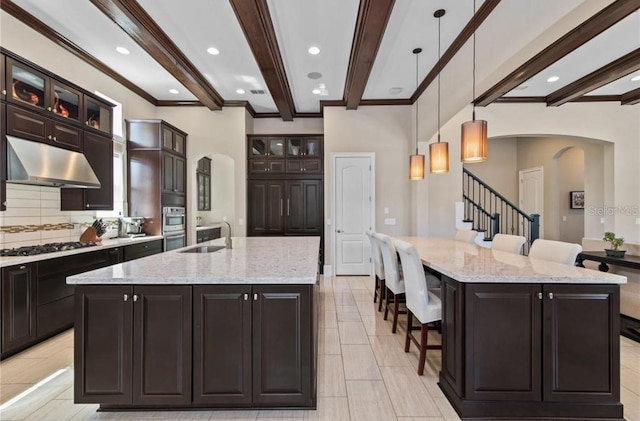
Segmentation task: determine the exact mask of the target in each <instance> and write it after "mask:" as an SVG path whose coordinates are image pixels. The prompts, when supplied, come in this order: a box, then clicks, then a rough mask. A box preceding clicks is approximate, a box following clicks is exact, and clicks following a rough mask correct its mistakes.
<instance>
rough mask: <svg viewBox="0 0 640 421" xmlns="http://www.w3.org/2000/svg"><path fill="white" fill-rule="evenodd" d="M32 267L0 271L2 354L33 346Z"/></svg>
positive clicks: (34, 324)
mask: <svg viewBox="0 0 640 421" xmlns="http://www.w3.org/2000/svg"><path fill="white" fill-rule="evenodd" d="M35 272H36V267H35V265H34V264H25V265H19V266H9V267H6V268H3V269H2V347H1V351H2V354H3V355H4V354H7V353H9V352H11V351H12V350H14V349H19V348H20V347H22V346H24V345H26V344H29V343H30V342H33V341H34V340H35V339H36V337H37V332H36V305H35V304H36V294H37V286H36V273H35Z"/></svg>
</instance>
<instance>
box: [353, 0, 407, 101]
mask: <svg viewBox="0 0 640 421" xmlns="http://www.w3.org/2000/svg"><path fill="white" fill-rule="evenodd" d="M394 3H395V0H360V6H359V8H358V18H357V20H356V28H355V31H354V34H353V42H352V43H351V55H350V56H349V67H348V68H347V78H346V81H345V84H344V94H343V98H344V101H345V102H346V104H347V110H355V109H357V108H358V105H360V101H361V100H362V95H364V90H365V88H366V87H367V81H368V80H369V74H370V73H371V68H373V63H374V62H375V61H376V56H377V55H378V49H379V48H380V44H381V43H382V37H383V36H384V31H385V29H386V28H387V23H388V22H389V18H390V17H391V11H392V10H393V5H394Z"/></svg>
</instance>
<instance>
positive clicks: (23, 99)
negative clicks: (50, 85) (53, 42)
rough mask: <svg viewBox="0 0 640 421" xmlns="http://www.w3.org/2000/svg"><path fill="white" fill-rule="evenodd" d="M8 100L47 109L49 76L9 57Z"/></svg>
mask: <svg viewBox="0 0 640 421" xmlns="http://www.w3.org/2000/svg"><path fill="white" fill-rule="evenodd" d="M6 65H7V67H6V72H7V85H8V86H7V88H8V89H7V90H8V92H7V100H8V101H11V102H15V103H19V104H22V105H29V106H31V107H37V108H40V109H42V110H44V109H45V107H46V104H45V100H46V95H47V85H46V84H47V79H48V78H47V77H46V76H45V75H43V74H42V73H40V72H37V71H35V70H33V69H31V68H29V67H28V66H25V65H23V64H21V63H18V62H16V61H15V60H13V59H12V58H10V57H7V62H6Z"/></svg>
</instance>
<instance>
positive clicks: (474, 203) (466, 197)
mask: <svg viewBox="0 0 640 421" xmlns="http://www.w3.org/2000/svg"><path fill="white" fill-rule="evenodd" d="M462 198H463V199H465V200H467V201H468V202H469V203H471V205H473V207H474V208H476V209H477V210H479V211H480V212H482V213H483V214H484V215H485V216H486V217H487V218H491V219H495V216H493V215H491V214H490V213H489V212H487V211H486V210H484V208H483V207H482V206H480V205H479V204H477V203H476V202H474V201H473V199H471V198H470V197H469V196H467V195H466V194H464V193H462Z"/></svg>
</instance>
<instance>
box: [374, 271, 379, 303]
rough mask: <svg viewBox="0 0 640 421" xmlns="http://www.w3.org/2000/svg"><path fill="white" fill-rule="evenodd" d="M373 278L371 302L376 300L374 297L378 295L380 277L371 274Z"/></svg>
mask: <svg viewBox="0 0 640 421" xmlns="http://www.w3.org/2000/svg"><path fill="white" fill-rule="evenodd" d="M373 278H374V281H375V283H374V285H373V302H374V303H375V302H376V298H377V297H378V291H380V289H379V288H380V278H378V275H373Z"/></svg>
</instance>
